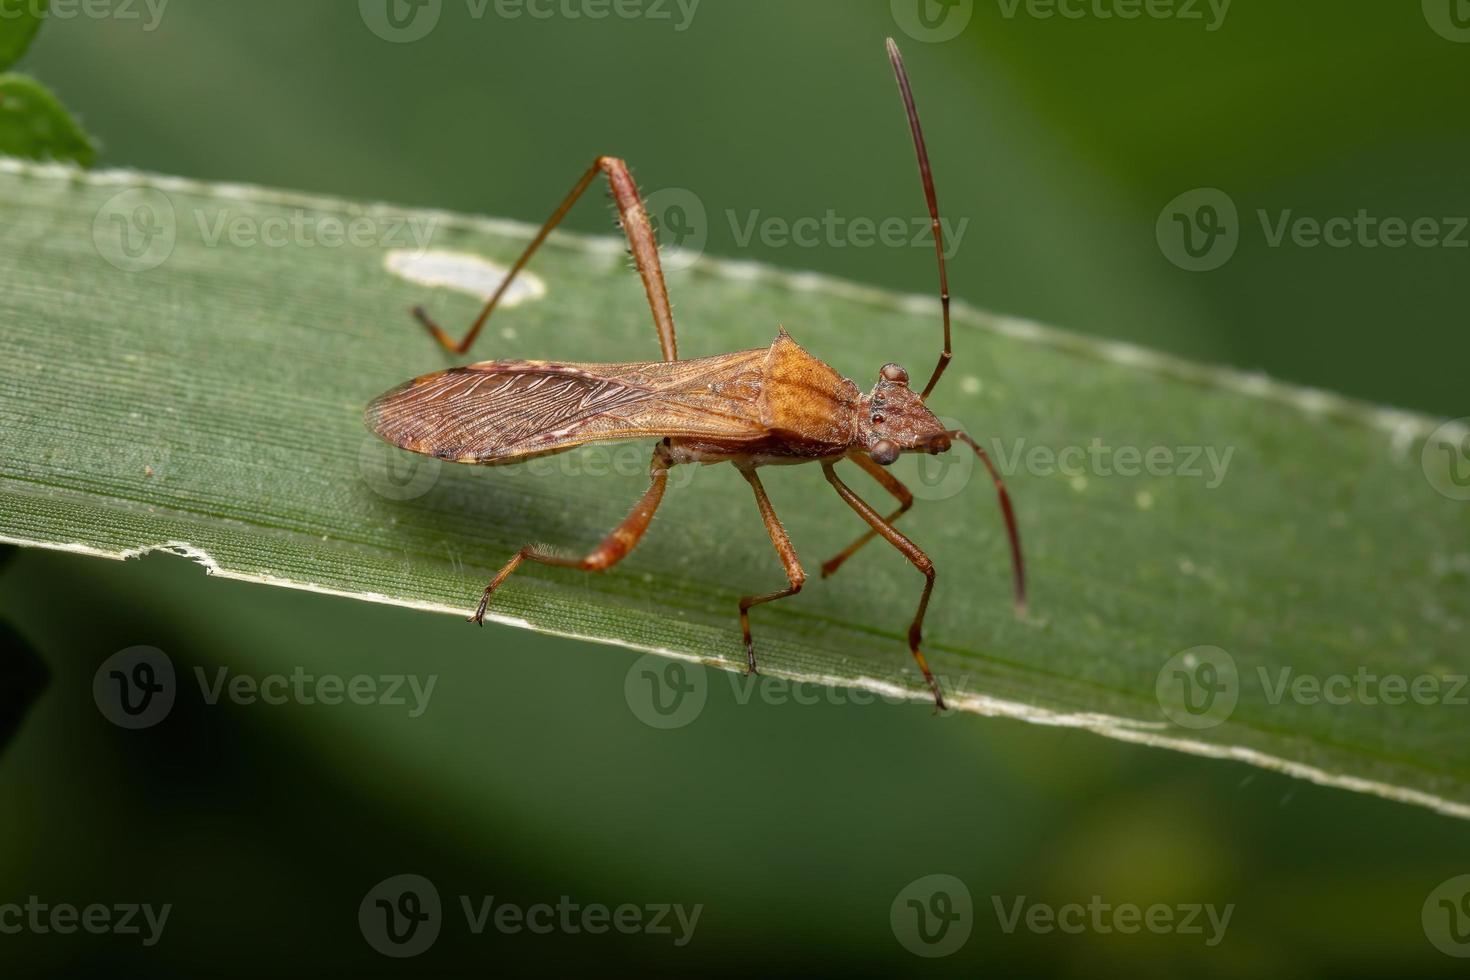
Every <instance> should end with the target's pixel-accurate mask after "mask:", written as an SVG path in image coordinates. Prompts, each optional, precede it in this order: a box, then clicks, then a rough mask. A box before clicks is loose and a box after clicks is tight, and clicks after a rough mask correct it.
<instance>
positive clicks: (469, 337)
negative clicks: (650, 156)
mask: <svg viewBox="0 0 1470 980" xmlns="http://www.w3.org/2000/svg"><path fill="white" fill-rule="evenodd" d="M598 173H602V174H603V175H605V176H606V177H607V183H608V186H609V187H610V188H611V189H612V195H613V199H614V200H615V201H617V205H618V218H619V221H620V223H621V224H622V226H623V232H624V233H625V234H626V235H627V236H628V246H629V247H630V248H631V249H632V251H633V261H634V262H635V263H637V266H638V275H639V277H640V278H642V280H643V291H644V292H645V293H646V294H647V295H648V308H649V310H650V311H651V312H652V313H653V326H654V329H655V330H657V331H658V343H659V348H660V349H661V350H662V351H663V359H664V360H666V361H676V360H678V359H679V352H678V345H677V343H676V341H675V337H674V314H673V311H672V310H671V309H670V307H669V292H668V287H667V286H666V285H665V284H664V272H663V266H662V265H660V264H659V260H658V239H657V237H655V235H654V233H653V225H652V224H651V223H650V222H649V220H648V209H647V208H646V207H644V204H643V198H642V197H641V196H640V195H639V193H638V185H637V184H636V183H634V182H633V175H632V174H631V173H629V172H628V165H627V164H626V163H624V162H623V161H622V160H619V159H618V158H617V157H609V156H600V157H598V158H597V159H596V160H594V161H592V166H590V167H588V168H587V172H586V173H584V174H582V176H581V177H580V178H579V179H578V180H577V183H576V185H575V186H574V187H573V188H572V190H571V192H570V193H569V194H567V196H566V197H565V198H564V199H563V200H562V202H561V204H559V205H557V208H556V210H555V211H553V212H552V213H551V217H549V218H547V219H546V223H545V224H543V225H542V226H541V230H540V231H538V232H536V237H535V238H532V239H531V243H530V244H529V245H527V246H526V250H525V251H524V252H522V253H521V256H520V258H518V259H516V261H515V264H514V265H512V266H511V267H510V272H508V273H506V276H505V278H504V279H503V280H501V282H500V285H499V286H497V287H496V289H495V292H494V293H492V294H491V296H490V299H489V300H487V301H486V303H485V306H484V308H483V309H481V310H480V315H479V316H478V317H476V318H475V322H474V323H472V324H471V325H470V328H469V330H468V331H467V332H466V333H465V335H464V336H463V337H462V338H460V339H459V340H455V339H454V338H453V337H451V336H449V334H448V333H446V332H445V331H444V329H443V328H442V327H440V326H439V324H437V323H435V322H434V320H433V318H431V317H430V316H429V314H428V311H426V310H425V309H424V308H423V307H422V306H416V307H414V308H413V315H414V318H415V319H417V320H418V321H419V323H421V324H423V326H424V328H425V329H426V330H428V331H429V333H430V334H431V335H433V337H434V339H435V340H437V341H439V343H440V344H441V345H443V347H444V348H445V349H446V350H448V351H450V352H451V353H454V354H463V353H465V352H466V351H468V350H469V349H470V345H471V344H473V343H474V342H475V338H476V337H478V336H479V335H480V330H481V329H482V328H483V327H484V326H485V322H486V321H487V320H489V319H490V314H491V313H492V312H494V310H495V307H496V306H497V305H498V304H499V303H500V299H501V297H502V296H504V295H505V292H506V290H507V289H509V288H510V284H511V281H512V280H513V279H515V277H516V275H517V274H518V273H519V272H520V271H521V270H522V269H523V268H525V266H526V263H527V262H529V261H531V256H532V255H534V254H536V250H537V249H538V248H540V247H541V243H542V242H544V241H546V237H547V236H548V235H550V234H551V231H552V229H553V228H555V227H556V226H557V225H559V224H561V219H562V218H565V217H566V215H567V212H568V211H570V210H571V209H572V205H574V204H576V203H577V199H578V198H580V197H581V196H582V194H583V192H584V191H586V190H587V188H588V187H590V186H591V185H592V182H593V181H594V180H596V179H597V175H598Z"/></svg>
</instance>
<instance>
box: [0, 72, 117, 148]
mask: <svg viewBox="0 0 1470 980" xmlns="http://www.w3.org/2000/svg"><path fill="white" fill-rule="evenodd" d="M0 153H5V154H8V155H10V156H15V157H24V158H26V159H30V160H57V161H69V162H72V163H77V164H80V165H82V166H84V167H90V166H92V164H94V163H95V162H96V161H97V145H96V143H95V142H93V140H92V137H90V136H88V135H87V132H86V130H84V129H82V127H81V124H80V123H78V122H77V121H76V119H75V118H73V117H72V114H71V113H70V112H68V111H67V109H66V106H64V105H62V104H61V102H60V100H58V99H57V98H56V96H55V95H53V94H51V92H50V90H49V89H47V88H46V86H44V85H42V84H41V83H40V82H38V81H36V80H35V79H34V78H28V77H26V76H25V75H14V74H10V75H0Z"/></svg>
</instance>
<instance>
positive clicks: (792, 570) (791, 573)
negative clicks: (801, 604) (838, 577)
mask: <svg viewBox="0 0 1470 980" xmlns="http://www.w3.org/2000/svg"><path fill="white" fill-rule="evenodd" d="M737 468H738V469H739V470H740V475H741V476H743V477H745V479H746V482H748V483H749V484H750V486H751V489H753V490H754V491H755V502H756V505H757V506H758V507H760V509H761V519H762V520H763V521H765V522H766V533H767V534H769V535H770V536H771V544H773V545H775V547H776V554H777V555H778V556H780V558H781V564H782V566H783V567H785V569H786V581H787V582H789V583H790V587H789V588H785V589H780V590H778V591H776V592H770V593H767V594H766V595H759V596H755V595H747V596H741V597H740V632H741V634H742V635H743V636H744V637H745V665H746V670H747V672H748V673H751V674H754V673H756V672H757V671H756V669H755V641H754V640H752V639H751V638H750V607H751V606H758V605H760V604H761V603H763V602H770V601H771V600H773V599H784V598H786V597H787V596H789V595H796V593H798V592H800V591H801V585H802V583H803V582H805V581H806V572H804V571H802V570H801V562H800V561H799V560H798V559H797V557H796V549H795V548H793V547H791V539H790V538H789V537H787V535H786V529H785V528H784V527H782V526H781V519H780V518H778V517H777V516H776V511H775V510H774V509H773V508H772V507H771V501H770V498H768V497H767V496H766V488H765V487H763V486H761V481H760V477H758V476H756V475H755V468H754V467H747V466H742V467H737Z"/></svg>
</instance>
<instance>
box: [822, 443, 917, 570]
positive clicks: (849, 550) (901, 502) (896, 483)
mask: <svg viewBox="0 0 1470 980" xmlns="http://www.w3.org/2000/svg"><path fill="white" fill-rule="evenodd" d="M848 458H849V459H851V460H852V461H853V462H854V463H856V464H858V465H859V466H861V467H862V468H863V469H865V470H867V471H868V473H869V474H871V475H872V477H873V479H875V480H877V481H878V482H879V483H880V484H882V486H883V489H884V490H887V491H888V492H889V493H891V494H893V497H894V499H895V500H897V501H898V510H895V511H894V512H893V513H891V514H889V515H888V516H887V517H885V518H884V519H883V520H884V522H885V523H887V524H892V523H893V522H894V521H896V520H898V519H899V518H900V517H902V516H903V515H904V514H905V513H907V511H908V509H909V508H910V507H912V506H913V505H914V495H913V493H912V491H910V490H909V488H908V487H906V486H904V485H903V482H902V481H901V480H899V478H898V477H896V476H894V475H893V474H892V473H890V472H889V471H888V470H887V469H885V468H884V467H882V466H879V465H878V464H877V463H875V462H873V457H871V456H869V455H868V454H867V453H854V454H853V455H852V456H850V457H848ZM877 536H878V532H877V531H875V530H873V529H871V528H869V529H868V532H867V533H866V534H864V535H862V536H861V537H859V538H858V539H857V540H856V541H854V542H853V543H852V544H850V545H848V546H847V547H846V548H843V549H842V550H841V551H839V552H838V553H837V554H835V555H833V556H832V557H831V558H829V559H828V560H827V561H826V562H824V563H823V564H822V578H826V577H827V576H829V575H831V574H832V573H833V572H835V571H837V569H839V568H841V567H842V563H843V562H845V561H847V559H849V558H851V557H852V556H853V555H854V554H855V553H856V552H857V550H858V549H859V548H861V547H862V546H863V545H865V544H867V543H868V542H869V541H871V540H873V539H874V538H876V537H877Z"/></svg>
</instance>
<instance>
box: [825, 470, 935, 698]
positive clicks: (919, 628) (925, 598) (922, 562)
mask: <svg viewBox="0 0 1470 980" xmlns="http://www.w3.org/2000/svg"><path fill="white" fill-rule="evenodd" d="M822 473H823V474H824V475H825V476H826V477H827V482H828V483H830V484H832V487H833V489H835V490H836V491H837V494H838V496H840V497H841V498H842V499H843V500H844V501H846V502H847V505H848V506H849V507H851V508H852V509H853V510H855V511H857V512H858V516H859V517H861V518H862V519H863V520H865V521H867V522H868V525H869V526H870V527H872V529H873V530H874V531H876V532H877V533H878V534H881V535H882V536H883V537H884V538H886V539H887V541H888V543H889V544H891V545H893V546H894V547H895V548H897V549H898V550H899V551H900V552H901V553H902V554H903V556H904V557H905V558H907V559H908V560H909V561H910V562H911V563H912V564H913V566H914V567H915V568H917V569H918V570H919V571H920V572H922V573H923V575H924V593H923V595H921V596H919V611H918V612H916V613H915V614H914V621H913V623H911V624H910V625H909V653H911V654H913V655H914V660H915V661H917V662H918V664H919V669H920V670H922V671H923V672H924V679H925V680H926V681H928V682H929V690H931V691H933V692H934V706H935V707H936V708H938V709H939V710H941V711H942V710H944V695H943V694H942V693H940V690H939V682H938V681H936V680H935V679H934V674H933V673H932V672H931V671H930V670H929V662H928V661H927V660H925V659H924V654H923V652H922V651H921V650H920V649H919V642H920V641H921V640H922V639H923V637H924V613H925V612H926V611H928V609H929V596H930V594H931V593H932V592H933V591H934V562H933V561H931V560H930V558H929V556H928V555H926V554H924V552H923V551H921V550H920V549H919V546H918V545H916V544H914V543H913V542H912V541H910V540H909V539H908V538H906V537H904V536H903V535H902V534H900V533H899V532H898V530H897V529H896V528H894V527H893V525H892V524H890V523H889V522H887V521H885V520H884V519H883V517H882V515H880V514H879V513H878V512H877V511H876V510H874V509H873V508H872V507H871V506H869V504H868V503H867V502H866V501H865V500H863V499H862V498H861V497H859V496H858V495H857V494H856V493H853V491H852V488H851V487H849V486H848V485H847V484H846V483H843V482H842V478H841V477H839V476H838V475H837V471H836V470H834V469H833V468H832V464H831V463H830V462H828V461H826V460H823V461H822Z"/></svg>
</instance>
